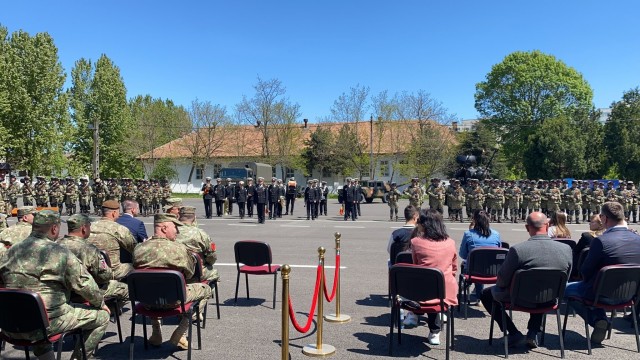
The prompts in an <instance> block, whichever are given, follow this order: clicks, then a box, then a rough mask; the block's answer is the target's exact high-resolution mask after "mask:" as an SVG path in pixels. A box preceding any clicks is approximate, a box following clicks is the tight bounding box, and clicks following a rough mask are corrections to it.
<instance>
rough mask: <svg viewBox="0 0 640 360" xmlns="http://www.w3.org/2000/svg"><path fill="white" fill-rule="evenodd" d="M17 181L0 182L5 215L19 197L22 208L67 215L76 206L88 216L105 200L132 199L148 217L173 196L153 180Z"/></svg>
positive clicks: (163, 184)
mask: <svg viewBox="0 0 640 360" xmlns="http://www.w3.org/2000/svg"><path fill="white" fill-rule="evenodd" d="M20 182H21V183H22V185H20V184H18V182H17V181H16V178H15V176H13V175H11V176H10V179H9V185H6V184H5V183H2V186H0V198H1V199H4V201H0V212H5V213H8V212H10V211H11V209H12V208H16V207H17V206H18V197H19V196H20V195H22V202H23V205H24V206H34V205H35V206H37V207H49V206H51V207H57V208H58V211H59V212H60V214H62V211H63V209H66V214H67V215H73V214H75V213H76V212H77V208H78V204H79V205H80V213H82V214H89V213H91V205H92V204H93V209H94V213H95V214H99V211H100V209H101V207H102V203H103V202H104V201H107V200H116V201H119V202H124V201H125V200H135V201H137V202H138V203H139V204H140V210H141V214H142V215H143V216H149V215H152V214H155V213H158V212H159V210H160V207H161V206H163V205H165V204H166V200H167V199H168V198H170V197H171V193H172V191H171V187H170V186H169V184H168V183H167V182H166V181H164V180H162V181H160V180H156V179H152V180H143V179H138V180H135V181H134V180H133V179H130V178H123V179H113V178H111V179H105V180H102V179H99V178H96V179H94V181H93V184H89V179H87V178H80V183H77V182H76V179H75V178H73V177H71V176H68V177H66V178H58V177H55V176H52V177H51V179H50V181H49V182H47V181H46V179H45V177H44V176H36V182H35V183H32V182H31V178H30V177H29V176H25V177H24V178H22V179H21V180H20Z"/></svg>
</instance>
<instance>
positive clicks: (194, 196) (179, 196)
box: [171, 192, 202, 199]
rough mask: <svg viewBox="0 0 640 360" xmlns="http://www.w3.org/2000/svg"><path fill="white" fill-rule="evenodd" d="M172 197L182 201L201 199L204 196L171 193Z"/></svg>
mask: <svg viewBox="0 0 640 360" xmlns="http://www.w3.org/2000/svg"><path fill="white" fill-rule="evenodd" d="M171 197H177V198H182V199H200V198H201V197H202V195H200V194H198V193H177V192H174V193H171Z"/></svg>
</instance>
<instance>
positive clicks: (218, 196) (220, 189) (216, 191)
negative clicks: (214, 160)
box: [213, 178, 227, 217]
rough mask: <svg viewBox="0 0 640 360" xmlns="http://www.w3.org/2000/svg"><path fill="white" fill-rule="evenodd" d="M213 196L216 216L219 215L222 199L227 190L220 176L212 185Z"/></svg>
mask: <svg viewBox="0 0 640 360" xmlns="http://www.w3.org/2000/svg"><path fill="white" fill-rule="evenodd" d="M213 198H214V199H215V201H216V216H217V217H221V216H222V209H223V204H224V199H226V198H227V190H226V188H225V186H224V185H223V184H222V179H220V178H217V179H216V185H215V186H214V187H213Z"/></svg>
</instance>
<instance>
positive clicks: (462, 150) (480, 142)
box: [457, 120, 513, 179]
mask: <svg viewBox="0 0 640 360" xmlns="http://www.w3.org/2000/svg"><path fill="white" fill-rule="evenodd" d="M457 137H458V143H459V144H460V145H459V150H458V154H462V155H473V156H475V157H476V159H477V165H479V166H483V167H486V166H489V168H490V173H491V176H492V177H494V178H500V179H504V178H510V177H512V175H513V174H512V173H511V172H510V171H509V169H508V168H507V166H506V160H505V155H504V153H503V152H502V151H500V148H499V146H498V139H497V137H496V134H495V133H494V132H493V131H491V130H490V129H489V125H487V123H486V122H485V121H483V120H481V121H479V122H478V123H476V124H475V125H473V127H472V129H471V131H465V132H459V133H457ZM496 147H498V150H497V152H496V153H495V156H493V160H492V159H491V157H492V155H493V153H494V150H495V149H496ZM489 161H491V163H490V164H489Z"/></svg>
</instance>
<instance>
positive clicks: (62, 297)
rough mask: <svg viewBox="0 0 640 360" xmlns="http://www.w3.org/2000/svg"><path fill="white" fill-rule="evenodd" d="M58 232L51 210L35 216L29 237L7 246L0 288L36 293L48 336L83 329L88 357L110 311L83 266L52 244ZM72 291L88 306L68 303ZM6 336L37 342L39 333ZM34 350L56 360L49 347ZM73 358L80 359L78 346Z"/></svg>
mask: <svg viewBox="0 0 640 360" xmlns="http://www.w3.org/2000/svg"><path fill="white" fill-rule="evenodd" d="M59 233H60V215H59V214H57V213H56V212H54V211H51V210H43V211H40V212H39V213H37V214H36V215H35V218H34V220H33V232H32V233H31V235H30V236H29V237H28V238H27V239H26V240H25V241H23V242H22V243H20V244H18V245H15V246H13V247H11V249H9V250H8V251H7V252H6V253H5V255H4V256H3V258H2V260H1V261H0V286H1V287H7V288H13V289H25V290H31V291H35V292H37V293H39V294H40V296H41V297H42V300H43V302H44V304H45V307H46V312H47V317H48V318H49V327H48V328H47V333H48V334H49V335H53V334H59V333H61V332H65V331H71V330H75V329H82V330H83V338H84V341H85V343H84V345H85V348H86V351H87V356H90V355H91V354H92V353H93V351H94V350H95V348H96V346H97V345H98V343H99V342H100V340H101V339H102V337H103V336H104V333H105V331H106V329H107V325H109V309H108V308H107V307H106V306H105V304H104V299H103V296H102V292H101V291H100V289H99V288H98V285H97V284H96V282H95V280H93V278H92V277H91V275H90V274H89V273H88V272H87V270H86V269H85V267H84V266H83V265H82V262H81V261H80V260H78V258H77V257H76V256H75V255H73V254H72V253H71V252H70V251H69V250H67V249H66V248H64V247H62V246H60V245H59V244H56V243H55V242H54V240H55V239H56V238H57V237H58V234H59ZM71 292H74V293H76V294H78V295H80V296H81V297H82V298H84V299H86V300H87V301H88V303H89V306H86V305H77V306H76V305H74V304H70V303H69V301H70V293H71ZM8 335H9V336H10V337H12V338H16V339H25V340H39V339H41V336H42V332H41V331H40V330H38V331H35V332H31V333H16V334H13V333H9V334H8ZM32 348H33V353H34V354H35V355H36V356H37V357H38V359H40V360H44V359H46V360H53V359H54V355H53V351H52V346H51V344H50V343H39V344H38V345H35V346H33V347H32ZM71 358H72V359H79V358H81V352H80V347H79V346H76V349H75V351H74V353H73V355H72V357H71Z"/></svg>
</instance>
